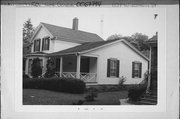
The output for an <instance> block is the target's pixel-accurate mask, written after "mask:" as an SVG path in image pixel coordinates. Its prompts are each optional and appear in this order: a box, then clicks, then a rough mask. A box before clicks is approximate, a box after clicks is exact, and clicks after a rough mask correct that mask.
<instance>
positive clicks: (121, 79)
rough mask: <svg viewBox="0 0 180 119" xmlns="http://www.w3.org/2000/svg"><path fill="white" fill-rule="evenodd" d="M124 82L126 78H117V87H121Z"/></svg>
mask: <svg viewBox="0 0 180 119" xmlns="http://www.w3.org/2000/svg"><path fill="white" fill-rule="evenodd" d="M125 81H126V77H124V76H121V77H120V78H119V86H122V85H123V84H124V82H125Z"/></svg>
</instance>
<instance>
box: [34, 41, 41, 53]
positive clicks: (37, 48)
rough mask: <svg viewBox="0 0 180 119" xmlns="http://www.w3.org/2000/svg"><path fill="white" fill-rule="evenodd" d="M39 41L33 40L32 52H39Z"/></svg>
mask: <svg viewBox="0 0 180 119" xmlns="http://www.w3.org/2000/svg"><path fill="white" fill-rule="evenodd" d="M40 44H41V39H36V40H34V52H37V51H40Z"/></svg>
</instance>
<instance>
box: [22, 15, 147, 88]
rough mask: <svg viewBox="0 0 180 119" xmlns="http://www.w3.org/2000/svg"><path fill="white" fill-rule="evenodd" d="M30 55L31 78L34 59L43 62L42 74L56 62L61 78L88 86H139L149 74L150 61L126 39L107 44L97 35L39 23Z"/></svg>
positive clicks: (28, 68)
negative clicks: (145, 75)
mask: <svg viewBox="0 0 180 119" xmlns="http://www.w3.org/2000/svg"><path fill="white" fill-rule="evenodd" d="M31 42H32V44H33V45H32V49H31V53H30V54H28V55H27V56H26V69H25V73H26V74H27V75H30V74H31V63H32V59H33V58H36V57H38V58H40V59H41V65H42V67H43V72H45V71H46V61H47V59H48V58H51V59H53V61H54V64H55V69H56V73H57V74H59V76H60V77H74V78H79V79H81V80H83V81H85V82H86V83H87V84H100V85H101V84H118V83H119V79H120V77H122V76H123V77H126V81H125V84H138V83H140V82H141V81H142V80H143V74H144V73H145V72H146V71H147V70H148V62H149V60H148V58H147V57H146V56H144V55H143V54H142V53H141V52H140V51H138V50H137V49H136V48H135V47H133V46H132V45H131V44H130V43H129V42H127V41H126V40H124V39H119V40H110V41H104V40H103V39H102V38H101V37H99V36H98V35H96V34H93V33H88V32H84V31H80V30H78V19H77V18H75V19H73V28H72V29H70V28H64V27H59V26H55V25H50V24H46V23H40V25H39V26H38V27H37V29H36V31H35V33H34V35H33V37H32V39H31Z"/></svg>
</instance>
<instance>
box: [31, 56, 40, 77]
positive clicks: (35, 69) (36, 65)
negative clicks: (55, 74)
mask: <svg viewBox="0 0 180 119" xmlns="http://www.w3.org/2000/svg"><path fill="white" fill-rule="evenodd" d="M31 67H32V68H31V75H32V77H33V78H37V77H39V76H41V75H42V67H41V64H40V59H39V58H35V59H33V62H32V65H31Z"/></svg>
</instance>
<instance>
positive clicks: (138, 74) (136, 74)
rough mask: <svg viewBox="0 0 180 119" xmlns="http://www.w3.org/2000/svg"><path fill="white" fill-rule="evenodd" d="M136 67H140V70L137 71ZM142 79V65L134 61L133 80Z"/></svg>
mask: <svg viewBox="0 0 180 119" xmlns="http://www.w3.org/2000/svg"><path fill="white" fill-rule="evenodd" d="M136 65H137V66H136ZM136 67H138V69H136ZM141 77H142V63H141V62H139V61H133V62H132V78H141Z"/></svg>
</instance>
